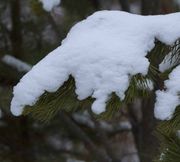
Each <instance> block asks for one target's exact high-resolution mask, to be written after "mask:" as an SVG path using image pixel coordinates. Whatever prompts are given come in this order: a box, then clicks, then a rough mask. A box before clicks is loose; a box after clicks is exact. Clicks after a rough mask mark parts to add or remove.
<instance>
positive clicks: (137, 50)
mask: <svg viewBox="0 0 180 162" xmlns="http://www.w3.org/2000/svg"><path fill="white" fill-rule="evenodd" d="M178 25H180V13H174V14H169V15H159V16H140V15H134V14H130V13H126V12H121V11H99V12H96V13H94V14H93V15H92V16H89V17H88V18H87V19H86V20H83V21H81V22H79V23H78V24H76V25H75V26H74V27H73V28H72V29H71V30H70V32H69V33H68V35H67V37H66V39H65V40H64V41H63V42H62V45H61V46H60V47H58V48H57V49H55V50H54V51H52V52H51V53H50V54H49V55H47V56H46V57H45V58H44V59H43V60H41V61H40V62H39V63H38V64H37V65H35V66H34V67H33V68H32V70H31V71H30V72H29V73H27V74H26V75H25V76H24V77H23V78H22V79H21V81H20V83H19V84H18V85H17V86H16V87H14V97H13V100H12V103H11V111H12V113H13V114H14V115H20V114H21V113H22V111H23V108H24V106H26V105H30V106H32V105H34V104H35V103H36V101H37V100H38V98H39V97H40V96H41V95H42V94H43V93H44V92H45V91H48V92H55V91H57V89H58V88H59V87H61V86H62V85H63V83H64V82H65V81H66V80H67V79H68V77H69V75H72V76H73V77H74V78H75V82H76V94H77V95H78V99H79V100H83V99H85V98H87V97H89V96H91V97H93V98H95V101H94V103H93V104H92V110H93V112H94V113H96V114H100V113H102V112H104V111H105V107H106V102H107V100H108V99H109V96H110V94H111V93H112V92H115V93H116V94H117V95H118V96H119V98H120V99H121V100H123V99H124V97H125V94H124V93H125V91H126V90H127V88H128V86H129V81H130V79H131V76H133V75H135V74H137V73H141V74H143V75H146V74H147V71H148V67H149V61H148V59H147V58H146V57H145V56H146V55H147V53H148V51H150V50H151V49H152V48H153V47H154V41H155V38H157V39H158V40H160V41H161V42H163V43H166V44H168V45H171V44H173V43H174V41H175V40H177V39H178V38H179V37H180V28H177V26H178Z"/></svg>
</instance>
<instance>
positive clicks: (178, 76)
mask: <svg viewBox="0 0 180 162" xmlns="http://www.w3.org/2000/svg"><path fill="white" fill-rule="evenodd" d="M179 83H180V65H179V66H177V67H176V68H175V69H174V70H173V71H172V72H171V74H170V75H169V79H168V80H166V81H165V87H166V91H157V92H156V95H157V98H156V104H155V110H154V114H155V117H156V118H158V119H161V120H169V119H171V118H172V116H173V113H174V111H175V109H176V107H177V106H178V105H179V104H180V98H179V96H178V95H179V94H180V84H179Z"/></svg>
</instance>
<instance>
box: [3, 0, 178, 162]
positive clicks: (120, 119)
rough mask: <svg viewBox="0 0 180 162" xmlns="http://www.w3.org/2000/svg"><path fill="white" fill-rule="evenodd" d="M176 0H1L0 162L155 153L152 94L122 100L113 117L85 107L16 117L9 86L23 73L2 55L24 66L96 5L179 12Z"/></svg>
mask: <svg viewBox="0 0 180 162" xmlns="http://www.w3.org/2000/svg"><path fill="white" fill-rule="evenodd" d="M179 7H180V2H179V0H151V1H149V0H61V3H60V5H58V6H56V7H54V8H53V9H52V11H50V12H47V11H45V10H44V9H43V6H42V3H41V2H40V1H39V0H26V1H24V0H1V2H0V42H1V43H0V59H1V61H0V110H1V113H0V161H1V162H15V161H18V162H50V161H51V162H83V161H85V162H93V161H98V162H106V161H107V162H108V161H113V162H140V161H142V162H151V161H152V158H153V157H154V156H155V155H156V154H157V153H158V150H157V149H158V145H159V144H158V142H157V139H156V138H155V136H154V135H153V131H154V128H155V125H156V123H157V121H156V120H155V119H154V118H153V107H154V96H153V93H152V96H151V97H149V98H146V99H139V98H137V99H136V100H135V101H134V102H133V103H132V104H128V105H123V106H122V107H121V109H119V110H118V111H117V112H116V115H114V117H113V118H108V119H106V120H103V119H101V120H97V119H95V118H94V117H93V116H92V115H91V113H89V111H88V110H86V111H84V110H82V109H81V110H78V111H75V112H74V113H58V115H56V117H55V118H54V119H52V120H51V122H49V123H46V124H44V123H41V122H38V121H35V120H33V119H31V118H30V117H18V118H15V117H13V116H12V115H11V113H10V111H9V107H10V100H11V97H12V88H13V86H14V85H16V84H17V82H18V81H19V79H20V78H21V77H22V76H23V75H24V74H25V72H27V71H26V70H25V71H20V70H19V69H18V68H17V67H16V66H15V67H14V66H12V65H11V64H8V61H4V60H5V59H3V58H4V56H5V55H9V56H10V58H11V57H12V59H13V58H16V59H19V60H21V61H24V62H25V63H28V64H29V65H34V64H36V63H37V62H38V61H39V60H40V59H41V58H43V57H44V56H45V55H46V54H48V53H49V52H50V51H52V50H53V49H54V48H56V47H58V46H59V45H60V42H61V41H62V40H63V39H64V38H65V36H66V34H67V32H68V31H69V29H70V28H71V27H72V26H73V25H74V24H75V23H77V22H78V21H80V20H82V19H84V18H86V17H87V16H88V15H91V14H92V13H93V12H95V11H98V10H104V9H106V10H123V11H127V12H132V13H137V14H142V15H149V14H161V13H163V14H164V13H171V12H176V11H179Z"/></svg>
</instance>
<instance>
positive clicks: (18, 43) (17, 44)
mask: <svg viewBox="0 0 180 162" xmlns="http://www.w3.org/2000/svg"><path fill="white" fill-rule="evenodd" d="M10 7H11V21H12V30H11V34H10V37H11V44H12V53H13V55H14V56H15V57H17V58H19V59H21V58H22V55H23V54H22V33H21V32H22V31H21V29H22V28H21V20H20V18H21V4H20V0H12V1H11V2H10Z"/></svg>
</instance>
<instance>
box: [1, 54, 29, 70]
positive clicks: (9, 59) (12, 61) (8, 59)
mask: <svg viewBox="0 0 180 162" xmlns="http://www.w3.org/2000/svg"><path fill="white" fill-rule="evenodd" d="M1 60H2V62H3V63H5V64H7V65H9V66H11V67H13V68H15V69H17V70H18V71H19V72H25V73H26V72H28V71H29V70H31V68H32V66H31V65H29V64H27V63H25V62H23V61H21V60H19V59H17V58H15V57H13V56H11V55H5V56H3V57H2V59H1Z"/></svg>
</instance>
